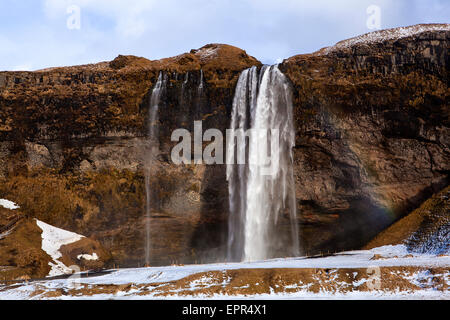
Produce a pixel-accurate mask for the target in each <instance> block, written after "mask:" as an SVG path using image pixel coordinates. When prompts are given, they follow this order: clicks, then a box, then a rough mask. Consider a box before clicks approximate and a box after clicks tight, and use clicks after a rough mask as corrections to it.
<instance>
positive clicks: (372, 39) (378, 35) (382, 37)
mask: <svg viewBox="0 0 450 320" xmlns="http://www.w3.org/2000/svg"><path fill="white" fill-rule="evenodd" d="M426 31H450V24H429V25H426V24H420V25H415V26H408V27H400V28H393V29H386V30H379V31H374V32H369V33H366V34H363V35H360V36H357V37H354V38H350V39H347V40H343V41H340V42H338V43H336V44H335V45H334V46H331V47H327V48H325V49H323V50H321V51H319V54H328V53H330V52H333V51H337V50H341V49H345V48H350V47H352V46H354V45H357V44H371V43H377V42H383V41H387V40H393V39H401V38H407V37H411V36H415V35H418V34H420V33H423V32H426Z"/></svg>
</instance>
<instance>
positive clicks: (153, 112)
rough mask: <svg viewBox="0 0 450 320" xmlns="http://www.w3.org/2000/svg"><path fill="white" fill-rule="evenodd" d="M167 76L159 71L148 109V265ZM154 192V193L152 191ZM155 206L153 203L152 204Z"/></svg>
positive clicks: (146, 176)
mask: <svg viewBox="0 0 450 320" xmlns="http://www.w3.org/2000/svg"><path fill="white" fill-rule="evenodd" d="M166 85H167V76H166V75H165V74H163V73H162V72H160V73H159V76H158V80H157V82H156V84H155V86H154V88H153V91H152V94H151V96H150V109H149V135H148V140H149V152H148V154H147V158H146V161H145V167H146V168H145V196H146V219H145V221H146V222H145V231H146V239H145V264H146V265H150V214H151V207H152V200H153V201H155V200H157V199H156V198H155V196H152V191H154V190H152V186H151V177H152V173H153V172H154V169H155V167H156V160H157V157H158V154H159V118H158V111H159V104H160V101H161V95H162V94H163V92H164V90H165V89H166ZM153 194H154V193H153ZM153 206H155V204H153Z"/></svg>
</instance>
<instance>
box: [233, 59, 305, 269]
mask: <svg viewBox="0 0 450 320" xmlns="http://www.w3.org/2000/svg"><path fill="white" fill-rule="evenodd" d="M239 129H243V130H247V129H252V130H250V131H251V135H250V139H249V140H245V141H246V142H245V143H236V140H235V139H231V141H230V139H227V143H228V145H227V180H228V186H229V197H230V198H229V203H230V218H229V226H228V227H229V237H228V260H230V261H236V260H237V261H239V260H245V261H252V260H261V259H267V258H272V257H276V256H281V255H293V256H296V255H298V254H299V240H298V226H297V221H296V200H295V184H294V175H293V154H292V148H293V147H294V144H295V131H294V124H293V115H292V90H291V86H290V84H289V82H288V80H287V78H286V77H285V76H284V75H283V73H282V72H281V71H280V70H279V69H278V66H271V67H269V66H264V67H262V68H261V71H260V73H259V76H258V69H257V68H256V67H252V68H250V69H247V70H244V71H243V72H242V74H241V75H240V77H239V80H238V83H237V87H236V93H235V96H234V100H233V109H232V115H231V128H230V130H231V133H232V134H234V133H235V132H236V131H237V130H239ZM276 135H278V139H275V138H276ZM268 139H270V140H271V141H276V142H278V143H276V144H270V146H271V148H266V146H267V145H268V142H267V140H268ZM273 139H275V140H273ZM273 146H276V147H277V148H273ZM235 149H236V154H237V157H236V159H238V158H239V153H240V152H241V153H243V154H245V161H244V164H239V162H238V163H236V162H234V161H233V160H234V154H235V152H234V151H235ZM268 149H269V150H268ZM271 152H272V154H271ZM267 155H270V156H269V157H268V158H269V163H266V165H265V166H262V165H261V163H260V161H259V160H260V159H261V158H264V157H267ZM267 165H268V166H269V167H270V168H271V170H270V173H269V174H268V173H267ZM280 216H283V217H287V216H288V217H287V218H288V219H287V220H288V221H289V233H290V237H288V238H286V237H285V236H284V232H283V229H282V227H283V223H281V222H280ZM286 248H288V249H287V250H286Z"/></svg>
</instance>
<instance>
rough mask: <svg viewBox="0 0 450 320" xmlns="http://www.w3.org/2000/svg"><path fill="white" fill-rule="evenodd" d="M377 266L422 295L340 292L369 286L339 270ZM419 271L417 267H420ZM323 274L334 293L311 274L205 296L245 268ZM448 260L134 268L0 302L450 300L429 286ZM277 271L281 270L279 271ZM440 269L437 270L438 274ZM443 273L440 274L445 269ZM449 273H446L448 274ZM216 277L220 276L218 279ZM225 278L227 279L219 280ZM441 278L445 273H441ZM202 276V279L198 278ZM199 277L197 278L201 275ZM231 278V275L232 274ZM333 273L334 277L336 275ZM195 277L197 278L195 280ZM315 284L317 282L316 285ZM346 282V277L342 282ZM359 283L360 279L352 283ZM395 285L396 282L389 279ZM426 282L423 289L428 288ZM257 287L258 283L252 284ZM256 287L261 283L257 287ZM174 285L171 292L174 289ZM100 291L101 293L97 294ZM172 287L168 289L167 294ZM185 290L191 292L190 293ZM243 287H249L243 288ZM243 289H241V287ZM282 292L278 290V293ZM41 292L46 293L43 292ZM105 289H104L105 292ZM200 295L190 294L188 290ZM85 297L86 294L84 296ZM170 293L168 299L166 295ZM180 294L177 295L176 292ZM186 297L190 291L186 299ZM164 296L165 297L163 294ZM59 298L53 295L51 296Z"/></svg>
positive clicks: (377, 254) (20, 291)
mask: <svg viewBox="0 0 450 320" xmlns="http://www.w3.org/2000/svg"><path fill="white" fill-rule="evenodd" d="M376 267H392V271H389V272H390V273H391V274H392V275H393V276H394V277H397V278H398V279H399V281H407V282H408V283H409V285H411V286H417V287H418V288H419V290H410V291H408V290H406V291H405V290H403V291H398V290H397V289H393V290H391V291H384V292H382V291H373V292H372V291H369V292H368V291H363V290H362V291H358V290H359V289H356V291H355V290H351V291H350V292H346V291H345V290H344V291H342V290H341V289H342V288H344V289H345V288H346V287H347V288H348V286H352V287H354V288H358V287H360V286H361V285H364V283H367V282H368V281H370V279H368V278H367V277H366V278H364V277H363V278H358V279H359V280H353V282H352V281H350V283H349V282H346V283H344V282H342V283H341V282H340V280H339V278H338V277H337V276H338V273H337V272H338V271H337V270H339V269H340V268H354V270H355V272H354V273H358V272H360V271H358V269H357V268H376ZM395 267H410V268H412V269H411V270H409V269H408V270H409V271H405V270H403V271H402V270H395ZM416 267H417V268H416ZM275 268H277V269H278V268H279V269H283V270H284V269H312V270H314V269H315V268H317V269H322V270H328V271H326V272H327V273H328V272H329V273H330V277H331V278H330V279H335V280H331V284H332V285H334V284H333V283H335V289H332V290H331V291H330V290H325V291H322V290H321V291H320V292H317V293H315V292H311V291H310V290H308V289H309V287H310V286H311V285H313V284H314V283H315V282H317V281H322V283H323V284H324V285H325V286H329V285H330V282H327V281H328V280H326V281H325V282H326V283H325V282H323V279H319V278H315V277H316V275H315V274H314V273H313V274H312V275H311V279H310V280H309V281H310V282H306V283H305V282H303V283H301V281H300V282H299V283H296V284H293V285H289V286H286V287H284V288H283V290H284V291H283V292H277V293H275V292H272V289H271V292H272V293H271V294H246V295H242V294H232V295H227V294H225V295H224V294H212V295H211V294H206V295H205V294H204V293H203V292H204V291H202V290H205V289H206V290H208V288H217V287H223V288H231V289H235V288H234V287H232V286H233V285H232V284H231V278H229V276H225V275H226V274H227V271H229V270H237V269H241V271H240V272H242V273H245V269H252V270H255V269H256V270H261V269H275ZM427 268H444V274H435V273H434V272H431V273H430V272H428V271H427ZM449 268H450V256H436V255H426V254H425V255H424V254H411V253H409V252H408V251H407V250H406V247H405V246H403V245H397V246H384V247H379V248H375V249H372V250H361V251H349V252H342V253H340V254H336V255H333V256H328V257H313V258H306V257H304V258H284V259H272V260H266V261H256V262H242V263H216V264H206V265H185V266H167V267H150V268H131V269H120V270H110V271H111V273H109V274H103V275H98V276H93V277H88V278H80V277H76V276H75V277H74V276H72V277H71V279H57V280H48V281H38V282H34V283H33V282H32V283H28V284H24V285H22V286H20V287H17V288H13V289H9V290H5V289H4V290H2V289H1V287H0V299H24V298H30V297H32V296H33V292H35V291H36V290H38V289H39V290H41V291H40V292H46V291H47V292H50V291H53V292H54V290H59V291H61V289H62V291H64V292H68V290H71V289H72V288H74V285H76V286H78V287H81V288H82V290H91V289H92V288H94V289H92V290H97V291H94V292H95V293H93V295H89V294H88V295H83V294H82V293H77V294H74V295H70V294H69V295H62V296H61V295H60V296H57V298H58V299H111V298H116V299H161V298H169V299H171V298H176V299H180V298H181V299H184V298H188V299H192V298H195V299H204V298H213V299H223V298H226V299H248V298H257V299H305V298H309V299H311V298H329V299H330V298H336V299H342V298H349V299H375V298H376V299H398V298H425V299H449V298H450V293H449V291H448V290H447V291H442V290H441V289H440V290H437V289H436V288H434V287H433V286H430V285H428V284H427V283H428V282H430V281H432V282H433V281H434V280H433V279H431V278H430V277H435V276H439V277H440V278H441V279H444V280H443V281H444V282H446V285H447V286H448V285H450V282H449V281H450V271H449ZM279 269H278V270H279ZM435 270H438V269H435ZM441 270H442V269H441ZM445 270H447V271H445ZM204 272H213V273H212V274H211V275H209V274H204ZM214 272H216V273H215V274H214ZM217 272H219V275H221V274H223V275H224V277H222V278H220V276H219V277H217ZM437 272H438V273H439V272H441V273H442V271H437ZM200 273H201V274H200ZM197 274H199V275H197ZM228 274H229V273H228ZM333 274H334V275H335V276H333ZM196 275H197V278H196ZM190 276H193V277H194V278H192V279H193V280H188V283H187V285H186V286H185V287H183V288H181V289H180V288H177V287H173V286H174V285H173V283H174V281H178V280H180V281H183V279H186V277H190ZM314 279H316V280H314ZM341 279H342V278H341ZM354 279H357V278H354ZM389 281H392V278H389ZM424 283H425V285H424ZM253 285H255V284H253ZM256 285H257V284H256ZM110 286H116V289H114V290H113V291H111V292H109V293H102V291H101V290H103V289H101V288H108V287H110ZM171 286H172V287H171ZM95 288H97V289H95ZM99 288H100V289H99ZM168 288H169V289H168ZM186 288H187V289H186ZM241 288H245V286H243V287H241ZM238 289H239V288H238ZM277 289H278V288H277ZM42 290H43V291H42ZM104 290H106V289H104ZM190 290H192V292H196V293H194V294H192V295H191V294H189V291H190ZM80 292H82V291H80ZM167 292H170V294H169V295H164V293H167ZM177 292H179V294H178V293H177ZM186 292H188V293H187V294H186ZM161 293H163V295H161ZM49 297H52V296H42V295H41V296H40V297H39V296H33V298H36V299H40V298H49ZM53 297H55V296H53Z"/></svg>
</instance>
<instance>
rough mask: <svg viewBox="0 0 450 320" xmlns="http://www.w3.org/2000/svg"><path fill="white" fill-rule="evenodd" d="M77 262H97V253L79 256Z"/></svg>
mask: <svg viewBox="0 0 450 320" xmlns="http://www.w3.org/2000/svg"><path fill="white" fill-rule="evenodd" d="M77 259H78V260H81V259H84V260H98V255H97V253H95V252H94V253H93V254H79V255H78V256H77Z"/></svg>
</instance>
